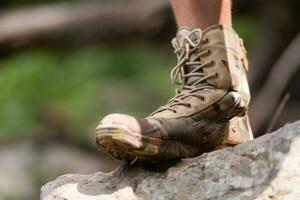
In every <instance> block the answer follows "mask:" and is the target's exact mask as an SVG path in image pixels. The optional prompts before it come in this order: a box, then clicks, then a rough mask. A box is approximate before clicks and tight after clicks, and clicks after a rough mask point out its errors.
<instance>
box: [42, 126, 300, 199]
mask: <svg viewBox="0 0 300 200" xmlns="http://www.w3.org/2000/svg"><path fill="white" fill-rule="evenodd" d="M164 167H165V166H145V165H144V166H143V165H133V166H128V165H124V166H121V167H119V168H118V169H116V170H115V171H113V172H111V173H101V172H100V173H95V174H92V175H76V174H70V175H64V176H61V177H59V178H57V179H56V180H54V181H52V182H49V183H47V184H46V185H45V186H43V187H42V192H41V199H42V200H50V199H51V200H52V199H59V200H61V199H67V200H73V199H74V200H75V199H82V200H102V199H103V200H104V199H105V200H116V199H122V200H127V199H130V200H134V199H153V200H161V199H163V200H169V199H170V200H171V199H172V200H186V199H190V200H212V199H217V200H248V199H249V200H250V199H256V200H268V199H269V200H271V199H272V200H277V199H278V200H279V199H280V200H281V199H283V200H298V199H300V121H298V122H295V123H293V124H289V125H286V126H285V127H283V128H281V129H279V130H278V131H276V132H274V133H272V134H268V135H265V136H262V137H260V138H257V139H255V140H254V141H251V142H248V143H245V144H242V145H238V146H236V147H235V148H226V149H223V150H219V151H214V152H211V153H206V154H203V155H201V156H199V157H196V158H192V159H185V160H182V161H180V162H178V163H176V164H174V165H173V166H171V167H169V168H168V169H166V170H165V169H164ZM164 170H165V171H164Z"/></svg>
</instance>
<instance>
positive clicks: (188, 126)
mask: <svg viewBox="0 0 300 200" xmlns="http://www.w3.org/2000/svg"><path fill="white" fill-rule="evenodd" d="M172 45H173V47H174V49H175V53H176V55H177V60H178V64H177V65H176V66H175V67H174V69H173V70H172V72H171V79H172V81H173V82H174V83H176V84H178V85H180V87H179V88H178V89H177V90H176V95H175V96H174V97H173V98H172V99H171V100H169V102H168V103H167V105H165V106H162V107H160V108H159V109H158V110H156V111H155V112H153V113H152V114H151V115H150V116H149V117H147V118H144V119H137V118H134V117H131V116H128V115H123V114H111V115H108V116H106V117H105V118H104V119H103V120H102V121H101V122H100V124H99V126H98V127H97V144H98V145H99V146H101V147H103V148H104V149H106V150H107V151H108V152H109V153H110V154H111V155H113V156H114V157H116V158H118V159H127V160H135V159H138V160H148V161H153V162H158V161H160V160H169V159H178V158H188V157H194V156H197V155H200V154H201V153H203V152H207V151H211V150H215V149H218V148H222V147H225V146H232V145H236V144H239V143H242V142H244V141H247V140H250V139H251V138H252V132H251V128H250V126H249V122H248V119H247V117H245V114H246V111H247V108H248V104H249V101H250V93H249V87H248V82H247V77H246V72H247V69H248V63H247V58H246V51H245V48H244V46H243V42H242V40H241V39H240V38H239V37H238V35H237V34H236V33H235V32H234V30H232V29H229V28H225V27H223V26H221V25H215V26H211V27H208V28H207V29H205V30H204V31H202V30H200V29H181V30H179V32H178V33H177V36H176V37H175V38H174V39H173V40H172ZM236 116H237V117H236ZM243 116H244V117H243Z"/></svg>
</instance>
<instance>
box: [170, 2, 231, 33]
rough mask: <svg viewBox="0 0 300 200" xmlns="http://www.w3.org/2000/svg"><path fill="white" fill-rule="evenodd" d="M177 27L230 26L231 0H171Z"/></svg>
mask: <svg viewBox="0 0 300 200" xmlns="http://www.w3.org/2000/svg"><path fill="white" fill-rule="evenodd" d="M171 4H172V7H173V11H174V14H175V18H176V21H177V25H178V28H182V27H193V28H201V29H205V28H207V27H208V26H211V25H214V24H222V25H224V26H226V27H230V28H231V27H232V19H231V0H171Z"/></svg>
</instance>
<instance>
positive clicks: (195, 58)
mask: <svg viewBox="0 0 300 200" xmlns="http://www.w3.org/2000/svg"><path fill="white" fill-rule="evenodd" d="M195 33H196V34H198V35H199V37H198V38H197V40H196V41H193V40H192V39H191V35H192V34H195ZM207 42H208V40H207V39H206V40H202V32H201V30H200V29H195V30H193V31H191V32H190V33H189V34H188V35H187V36H184V37H183V42H182V44H181V45H178V46H176V47H175V51H174V52H175V54H176V55H177V62H178V64H177V65H176V66H175V67H174V68H173V70H172V71H171V74H170V76H171V80H172V83H173V84H176V85H179V86H180V87H179V88H178V89H176V95H175V96H174V97H173V98H172V99H170V100H169V101H168V103H167V105H165V106H162V107H160V108H159V109H158V110H156V111H154V112H153V113H151V115H154V114H155V113H158V112H161V111H164V110H170V111H172V112H174V113H176V112H177V111H176V110H175V109H174V106H176V105H182V106H186V107H190V106H191V104H190V103H187V102H185V101H184V99H185V98H187V97H190V96H193V97H196V98H200V99H201V100H202V101H205V96H203V95H201V94H199V93H198V91H200V90H204V89H213V87H212V86H210V85H209V84H205V82H206V80H207V79H209V78H212V77H216V74H209V75H206V74H205V73H204V72H203V68H204V67H209V66H211V65H214V64H215V62H214V61H210V62H206V63H203V62H202V61H201V57H204V56H209V55H210V54H211V50H209V49H208V50H203V51H199V50H200V48H199V46H200V45H201V44H203V43H204V44H205V43H207ZM193 66H194V68H191V67H193ZM191 69H192V70H191ZM191 77H196V81H194V82H192V83H188V82H187V81H188V78H191ZM183 91H184V92H183Z"/></svg>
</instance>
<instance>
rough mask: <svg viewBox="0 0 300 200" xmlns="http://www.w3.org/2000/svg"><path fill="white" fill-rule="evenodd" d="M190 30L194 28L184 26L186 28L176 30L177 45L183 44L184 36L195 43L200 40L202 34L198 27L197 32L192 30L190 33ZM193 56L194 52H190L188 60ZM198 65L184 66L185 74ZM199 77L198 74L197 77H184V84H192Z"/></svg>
mask: <svg viewBox="0 0 300 200" xmlns="http://www.w3.org/2000/svg"><path fill="white" fill-rule="evenodd" d="M192 30H194V29H193V28H189V27H186V28H182V29H180V30H179V31H178V32H177V35H176V39H177V44H178V45H179V46H183V45H184V38H189V39H190V40H191V41H192V42H194V43H195V44H198V43H200V41H201V35H202V33H201V30H200V29H199V32H198V31H196V32H194V33H192V34H191V32H192ZM191 48H192V47H191ZM195 56H196V54H195V53H193V54H190V56H189V58H190V60H193V58H194V57H195ZM198 66H199V65H189V66H187V67H185V70H186V71H185V73H186V74H188V73H190V72H191V71H192V70H193V69H195V68H196V67H198ZM197 72H203V71H202V70H201V71H197ZM199 78H200V77H198V76H197V77H188V78H186V82H185V84H186V85H192V84H193V83H194V82H196V81H198V80H199ZM201 85H203V83H201Z"/></svg>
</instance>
